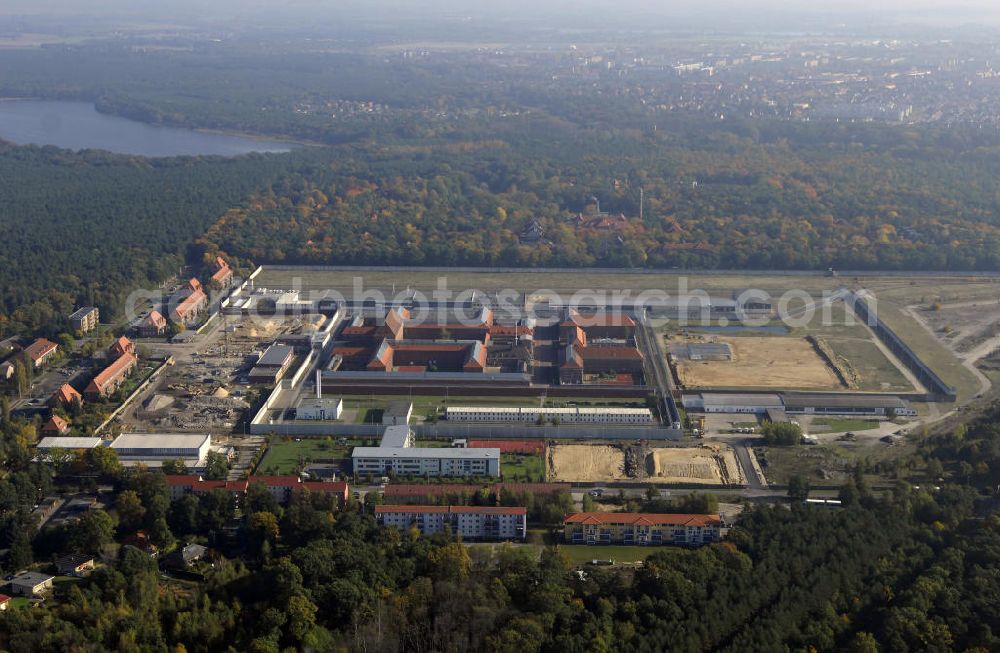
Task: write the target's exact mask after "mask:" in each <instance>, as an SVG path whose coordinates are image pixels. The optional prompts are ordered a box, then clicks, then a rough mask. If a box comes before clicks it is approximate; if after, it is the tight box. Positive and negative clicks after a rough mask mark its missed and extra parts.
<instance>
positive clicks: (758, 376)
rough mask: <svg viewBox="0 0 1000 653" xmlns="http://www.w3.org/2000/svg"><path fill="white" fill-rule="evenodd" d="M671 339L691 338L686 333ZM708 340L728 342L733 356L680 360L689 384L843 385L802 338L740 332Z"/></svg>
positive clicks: (679, 367)
mask: <svg viewBox="0 0 1000 653" xmlns="http://www.w3.org/2000/svg"><path fill="white" fill-rule="evenodd" d="M672 341H676V342H685V341H687V342H692V340H686V339H685V338H683V337H678V338H673V339H672ZM706 341H714V342H726V343H729V346H730V347H731V348H732V351H733V360H731V361H688V360H682V361H678V362H677V372H678V374H679V376H680V379H681V383H683V384H684V387H686V388H798V389H811V390H818V389H822V390H837V389H841V388H843V385H842V384H841V383H840V381H839V380H838V379H837V375H836V374H835V373H834V372H833V370H832V369H830V367H829V366H828V365H827V364H826V363H825V362H824V361H823V359H822V358H820V356H819V354H818V353H816V350H815V349H813V346H812V345H811V344H809V342H807V341H806V340H805V339H803V338H786V337H751V336H740V337H726V338H708V339H706Z"/></svg>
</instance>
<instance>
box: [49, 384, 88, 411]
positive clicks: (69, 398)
mask: <svg viewBox="0 0 1000 653" xmlns="http://www.w3.org/2000/svg"><path fill="white" fill-rule="evenodd" d="M52 398H53V399H54V400H55V401H57V402H59V403H60V404H62V405H64V406H68V405H69V404H71V403H73V400H74V399H79V400H80V401H83V397H81V396H80V393H79V392H77V391H76V389H75V388H74V387H73V386H71V385H70V384H68V383H64V384H63V385H62V387H61V388H59V389H58V390H56V393H55V394H54V395H52Z"/></svg>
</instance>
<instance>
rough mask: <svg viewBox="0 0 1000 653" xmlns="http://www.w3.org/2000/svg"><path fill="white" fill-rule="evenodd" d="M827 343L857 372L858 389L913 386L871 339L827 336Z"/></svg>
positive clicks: (911, 388) (902, 389)
mask: <svg viewBox="0 0 1000 653" xmlns="http://www.w3.org/2000/svg"><path fill="white" fill-rule="evenodd" d="M827 343H828V344H829V345H830V348H831V349H833V352H834V353H835V354H836V355H838V356H843V357H844V358H846V359H847V360H848V361H849V362H850V364H851V366H852V367H853V368H854V370H855V371H856V372H857V373H858V376H859V377H860V379H859V384H858V389H859V390H881V391H883V392H884V391H892V390H899V391H912V390H913V386H912V385H911V384H910V382H909V381H907V380H906V377H905V376H903V373H902V372H900V371H899V369H898V368H897V367H896V366H895V365H893V364H892V362H891V361H890V360H889V359H888V358H886V357H885V354H883V353H882V351H881V350H880V349H879V348H878V346H877V345H876V344H875V343H874V342H872V341H871V340H861V339H854V338H828V339H827Z"/></svg>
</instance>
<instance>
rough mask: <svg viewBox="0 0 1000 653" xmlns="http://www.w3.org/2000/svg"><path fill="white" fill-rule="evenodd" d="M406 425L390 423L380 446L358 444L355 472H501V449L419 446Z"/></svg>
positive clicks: (353, 457)
mask: <svg viewBox="0 0 1000 653" xmlns="http://www.w3.org/2000/svg"><path fill="white" fill-rule="evenodd" d="M414 443H415V440H414V436H413V432H412V431H411V430H410V428H409V427H408V426H406V425H398V426H390V427H388V428H387V429H386V430H385V433H384V434H383V436H382V442H381V443H380V446H378V447H355V448H354V451H353V452H352V453H351V461H352V463H353V465H354V473H355V474H371V475H375V476H384V475H387V474H389V473H393V474H395V475H396V476H423V477H434V478H436V477H456V476H491V477H498V476H500V449H499V448H486V449H465V448H451V447H415V446H413V445H414Z"/></svg>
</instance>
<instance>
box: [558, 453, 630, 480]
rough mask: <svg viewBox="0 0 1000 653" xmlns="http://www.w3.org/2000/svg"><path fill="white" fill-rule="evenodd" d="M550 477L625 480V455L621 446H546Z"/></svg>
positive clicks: (560, 478) (559, 478)
mask: <svg viewBox="0 0 1000 653" xmlns="http://www.w3.org/2000/svg"><path fill="white" fill-rule="evenodd" d="M549 460H550V463H551V464H550V469H549V478H550V479H551V480H553V481H614V480H622V479H625V478H626V476H625V452H624V451H622V449H621V448H620V447H610V446H601V445H594V446H589V445H585V444H568V445H557V446H554V447H549Z"/></svg>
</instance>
